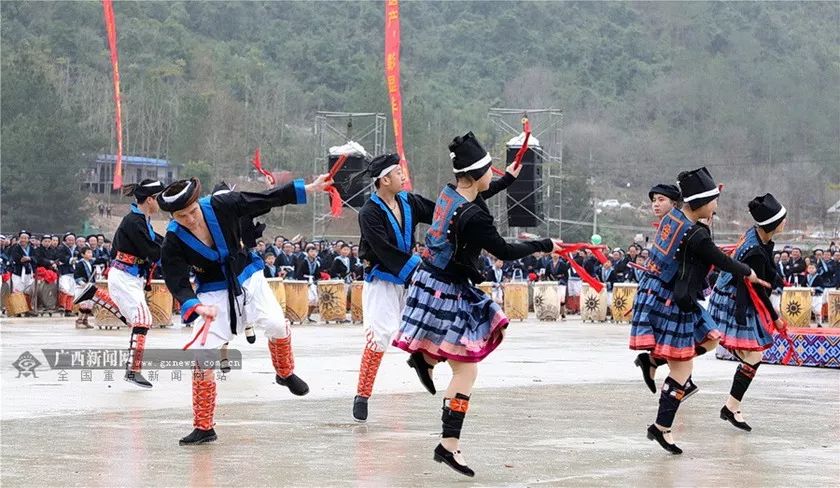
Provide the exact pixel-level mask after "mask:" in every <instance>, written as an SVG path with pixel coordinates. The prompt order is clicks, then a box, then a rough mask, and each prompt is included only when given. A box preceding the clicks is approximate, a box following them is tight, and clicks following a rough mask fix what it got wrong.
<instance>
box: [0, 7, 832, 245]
mask: <svg viewBox="0 0 840 488" xmlns="http://www.w3.org/2000/svg"><path fill="white" fill-rule="evenodd" d="M114 9H115V14H116V23H117V32H118V35H119V51H120V71H121V77H122V88H123V94H124V109H123V111H124V116H125V137H126V148H125V152H126V154H133V155H144V156H153V157H163V158H167V159H170V160H171V161H173V162H175V163H178V164H187V163H191V162H192V163H191V165H190V168H192V169H193V170H196V171H205V172H210V173H211V175H212V178H214V179H218V178H230V177H233V176H236V175H241V174H244V173H245V172H246V171H247V169H248V167H247V161H248V157H249V154H250V153H251V152H252V151H253V149H254V147H256V146H260V147H261V151H262V154H263V159H264V160H266V161H268V162H270V165H271V166H272V167H274V168H277V169H280V168H282V169H291V170H293V171H294V172H296V173H298V174H309V173H311V171H312V164H313V163H312V162H313V160H314V158H315V157H316V156H318V154H317V147H316V144H315V135H313V131H312V127H313V126H314V113H315V112H316V111H318V110H334V111H350V112H356V111H358V112H371V111H380V112H384V113H386V114H387V113H389V112H388V99H387V93H386V90H385V85H384V74H383V24H384V19H383V16H384V5H383V3H382V2H264V3H255V2H122V1H120V2H115V5H114ZM0 14H2V18H0V21H1V22H2V75H3V76H2V108H3V113H2V139H3V154H2V156H3V161H2V162H3V179H2V192H3V210H2V220H3V224H2V225H3V230H6V231H8V230H11V229H14V228H17V227H20V226H27V227H37V228H44V229H47V228H54V227H55V226H57V225H60V226H62V227H64V226H66V225H68V223H70V222H80V221H81V219H82V218H83V216H82V211H81V210H79V208H78V207H79V206H80V205H79V202H81V197H82V195H78V194H75V192H70V191H68V190H66V189H64V188H63V187H68V186H71V185H67V184H65V182H67V181H69V180H70V179H71V178H72V177H73V175H75V174H76V173H77V172H78V169H79V168H80V167H81V166H82V165H83V164H84V162H85V161H86V160H87V159H89V158H90V155H91V154H96V153H98V152H105V151H110V150H111V146H112V144H113V142H112V141H113V135H112V123H113V103H112V101H111V96H112V90H111V86H110V65H109V61H108V54H107V47H106V43H105V35H104V27H103V20H102V12H101V4H100V2H96V1H90V2H52V3H50V2H16V1H4V2H2V4H0ZM401 24H402V91H403V108H404V113H405V115H404V116H405V120H404V123H405V127H406V136H405V138H406V152H407V156H408V158H409V161H410V164H411V169H412V171H413V175H414V179H415V181H416V183H417V187H418V188H419V189H420V190H421V191H422V192H423V193H425V194H429V195H431V194H434V193H436V191H437V190H438V189H439V187H440V185H441V184H442V183H443V180H445V179H446V178H447V177H448V176H447V175H448V172H447V171H446V169H448V168H444V171H443V172H441V171H439V168H440V167H441V166H442V165H446V164H448V163H447V152H448V151H447V150H446V143H447V141H448V140H449V139H451V138H452V137H453V136H454V135H457V134H459V133H463V132H465V131H467V130H474V131H475V132H476V133H477V134H479V135H480V137H481V138H483V139H485V140H487V141H495V142H496V143H497V144H501V142H502V141H500V140H496V139H495V138H494V137H493V131H492V127H491V124H490V122H489V121H488V117H487V112H488V109H489V108H490V107H530V108H540V107H554V108H561V109H562V110H563V113H564V115H563V117H564V123H563V132H562V139H563V143H564V146H565V149H566V151H565V164H564V172H565V173H567V174H568V175H569V176H568V177H569V178H570V182H569V185H570V188H574V189H575V195H580V197H581V198H578V199H577V200H579V201H577V200H575V199H572V200H570V201H569V202H566V197H564V199H563V200H564V203H566V204H567V205H568V207H569V209H568V213H567V212H566V211H564V218H569V219H580V220H586V219H587V215H586V212H590V215H591V206H590V205H589V204H588V203H586V201H585V200H586V199H587V198H588V197H587V196H586V193H587V191H590V190H591V191H592V192H594V193H597V194H598V195H599V196H601V197H602V198H613V197H619V196H624V197H625V198H628V197H627V195H635V198H636V200H637V202H634V203H641V201H642V200H643V199H644V198H645V196H646V193H647V188H648V187H649V185H650V184H651V183H654V182H658V181H660V180H673V178H674V176H675V175H676V172H677V171H678V169H688V168H694V167H697V166H700V165H703V164H705V165H708V166H709V168H710V169H711V170H712V172H713V174H715V176H716V177H718V178H719V179H720V180H721V181H723V182H725V183H727V192H728V194H729V195H730V196H729V197H727V198H726V199H725V200H723V201H722V202H721V203H722V207H723V209H726V208H728V209H730V211H731V212H732V213H733V214H735V213H739V214H743V209H744V207H745V201H746V200H747V199H749V198H751V197H752V196H754V195H755V194H756V193H758V192H764V191H773V192H775V193H776V194H778V196H779V197H780V198H781V199H782V200H784V201H785V202H787V204H788V206H789V208H791V217H792V220H793V223H794V224H795V225H800V226H803V227H804V226H806V225H808V224H812V223H814V222H819V221H822V220H825V219H826V218H827V216H826V214H825V213H824V211H825V209H826V208H827V207H828V206H829V205H831V203H833V201H831V199H832V198H835V199H836V195H837V192H836V191H834V190H832V187H831V183H838V182H840V155H838V141H840V99H838V86H840V55H838V53H840V40H838V35H840V29H838V28H837V26H838V25H840V4H838V3H837V2H825V3H819V2H795V3H794V2H791V3H787V2H773V3H771V2H738V3H735V2H721V3H696V2H691V3H689V2H674V3H665V2H655V3H654V2H651V3H638V4H635V3H623V2H622V3H618V2H610V3H601V2H597V3H596V2H584V3H560V2H533V3H530V2H402V3H401ZM389 118H390V115H389ZM388 126H389V128H390V121H389V124H388ZM388 140H389V141H391V140H392V134H391V133H390V131H389V134H388ZM581 182H583V183H581ZM575 185H576V186H575ZM581 185H583V186H581ZM587 185H588V187H584V186H587ZM33 189H34V191H35V192H51V193H52V194H54V195H57V197H58V198H59V201H61V202H62V205H61V206H60V207H59V208H56V207H55V205H54V203H55V201H56V200H54V199H53V200H47V201H42V200H39V199H33V198H31V197H28V196H27V195H32V194H33V193H32V192H33ZM619 189H620V190H619ZM64 202H66V204H64Z"/></svg>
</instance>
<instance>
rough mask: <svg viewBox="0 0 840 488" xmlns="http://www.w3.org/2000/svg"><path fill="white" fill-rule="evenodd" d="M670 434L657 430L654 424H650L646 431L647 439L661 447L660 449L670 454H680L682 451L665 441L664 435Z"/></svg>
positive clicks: (667, 431)
mask: <svg viewBox="0 0 840 488" xmlns="http://www.w3.org/2000/svg"><path fill="white" fill-rule="evenodd" d="M669 432H671V431H670V430H666V431H664V432H663V431H661V430H659V429H658V428H657V427H656V426H655V425H654V424H650V427H648V430H647V438H648V439H650V440H652V441H656V442H658V443H659V445H660V446H662V449H665V450H666V451H668V452H670V453H671V454H682V453H683V451H682V449H680V448H679V447H677V445H676V444H670V443H668V441H666V440H665V434H667V433H669Z"/></svg>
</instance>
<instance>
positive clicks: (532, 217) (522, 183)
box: [506, 147, 543, 227]
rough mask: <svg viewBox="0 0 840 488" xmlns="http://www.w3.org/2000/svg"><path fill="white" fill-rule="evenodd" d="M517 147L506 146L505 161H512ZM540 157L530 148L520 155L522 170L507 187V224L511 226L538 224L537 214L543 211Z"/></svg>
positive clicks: (517, 149)
mask: <svg viewBox="0 0 840 488" xmlns="http://www.w3.org/2000/svg"><path fill="white" fill-rule="evenodd" d="M518 151H519V148H518V147H508V148H507V157H506V160H507V163H506V164H510V163H512V162H513V159H514V157H515V156H516V153H517V152H518ZM542 163H543V161H542V157H541V156H540V155H539V154H538V153H535V152H534V151H533V150H532V149H528V150H527V151H525V154H524V155H523V157H522V171H521V172H520V173H519V177H518V178H516V180H515V181H514V182H513V184H512V185H510V186H509V187H508V189H507V193H508V194H507V209H508V225H510V226H513V227H536V226H538V225H539V224H540V222H539V220H538V219H537V216H538V215H540V216H541V215H542V213H543V201H542V189H541V188H540V187H541V186H542Z"/></svg>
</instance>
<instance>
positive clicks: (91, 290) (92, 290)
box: [73, 283, 96, 305]
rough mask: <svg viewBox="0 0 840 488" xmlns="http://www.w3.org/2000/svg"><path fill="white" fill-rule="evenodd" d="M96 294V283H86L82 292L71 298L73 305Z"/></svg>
mask: <svg viewBox="0 0 840 488" xmlns="http://www.w3.org/2000/svg"><path fill="white" fill-rule="evenodd" d="M94 295H96V285H95V284H93V283H88V284H87V285H85V287H84V289H83V290H82V293H81V294H79V296H77V297H76V299H75V300H73V305H78V304H80V303H82V302H84V301H87V300H90V299H92V298H93V296H94Z"/></svg>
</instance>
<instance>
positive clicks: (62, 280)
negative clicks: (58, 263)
mask: <svg viewBox="0 0 840 488" xmlns="http://www.w3.org/2000/svg"><path fill="white" fill-rule="evenodd" d="M58 291H60V292H61V293H64V294H65V295H70V296H71V297H72V296H76V280H74V279H73V275H71V274H64V275H61V276H59V277H58Z"/></svg>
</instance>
